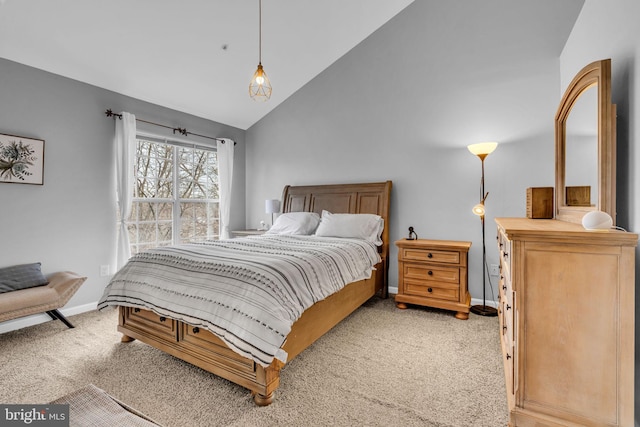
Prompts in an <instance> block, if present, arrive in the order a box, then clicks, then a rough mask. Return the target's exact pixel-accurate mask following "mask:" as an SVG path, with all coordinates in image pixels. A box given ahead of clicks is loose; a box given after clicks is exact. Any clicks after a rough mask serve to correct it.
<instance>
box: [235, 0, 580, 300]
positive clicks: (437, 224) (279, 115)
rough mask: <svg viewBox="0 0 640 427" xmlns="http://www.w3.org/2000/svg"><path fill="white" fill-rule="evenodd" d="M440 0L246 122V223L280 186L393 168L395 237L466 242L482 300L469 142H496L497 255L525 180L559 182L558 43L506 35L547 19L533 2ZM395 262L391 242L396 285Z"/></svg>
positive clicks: (410, 12) (476, 170)
mask: <svg viewBox="0 0 640 427" xmlns="http://www.w3.org/2000/svg"><path fill="white" fill-rule="evenodd" d="M443 3H444V2H439V1H416V2H414V3H413V4H411V5H410V6H409V7H407V9H405V10H404V11H403V12H401V13H400V14H398V15H397V16H396V17H395V18H393V19H392V20H391V21H390V22H388V23H387V24H385V25H384V26H383V27H381V28H380V29H379V30H378V31H377V32H375V33H374V34H373V35H371V36H370V37H369V38H367V39H366V40H364V41H363V42H362V43H361V44H359V45H358V46H356V47H355V48H354V49H353V50H351V51H350V52H348V53H347V54H346V55H345V56H343V57H342V58H341V59H340V60H338V61H337V62H336V63H334V64H333V65H332V66H331V67H329V68H328V69H327V70H325V71H324V72H323V73H321V74H320V75H319V76H318V77H316V78H315V79H314V80H313V81H311V82H310V83H309V84H308V85H306V86H305V87H303V88H302V89H301V90H299V91H298V92H297V93H296V94H294V95H293V96H292V97H290V98H289V99H288V100H287V101H285V102H284V103H283V104H282V105H280V106H279V107H278V108H277V109H275V110H274V111H273V112H271V113H270V114H269V115H268V116H266V117H265V118H263V119H262V120H261V121H260V122H258V123H257V124H255V125H254V126H252V127H251V128H249V129H248V130H247V225H248V226H255V225H257V223H258V221H260V220H261V219H264V218H265V217H266V215H265V214H264V208H263V206H264V200H265V199H267V198H279V197H280V193H281V190H282V187H283V186H284V185H285V184H307V183H339V182H367V181H381V180H387V179H390V180H393V185H394V187H393V196H392V208H391V224H389V227H390V233H391V239H392V240H397V239H400V238H403V237H405V236H406V234H407V228H408V227H409V226H413V227H414V228H415V229H416V231H417V233H418V236H419V237H421V238H433V239H453V240H468V241H471V242H472V243H473V245H472V248H471V252H470V274H469V282H470V283H469V286H470V291H471V294H472V297H473V298H475V299H478V298H482V263H481V262H482V261H481V259H482V233H481V226H480V221H479V219H478V218H477V217H476V216H474V215H473V214H472V213H471V208H472V207H473V205H475V204H476V203H478V201H479V199H480V191H479V186H480V174H481V172H480V171H481V164H480V161H479V159H478V158H477V157H475V156H474V155H472V154H471V153H469V152H468V150H467V148H466V146H467V145H469V144H473V143H476V142H482V141H487V140H489V141H497V142H499V144H500V145H499V146H498V148H497V150H496V151H495V152H494V153H493V154H491V155H490V156H489V157H488V158H487V159H486V161H485V166H486V168H485V169H486V190H487V191H489V198H488V199H487V221H486V224H487V225H486V236H487V237H486V239H487V251H488V257H489V263H491V264H497V263H498V254H497V248H496V244H495V236H496V232H495V223H494V221H493V218H495V217H497V216H524V215H525V213H526V188H527V187H539V186H553V185H554V173H555V172H554V136H553V129H554V124H553V118H554V114H555V111H556V108H557V105H558V101H559V99H560V94H559V90H558V88H559V86H560V83H559V80H560V75H559V60H558V57H559V55H560V50H561V47H559V48H558V51H557V52H556V53H554V54H547V56H543V55H540V54H538V55H537V56H536V54H534V53H532V52H539V51H540V50H539V49H538V50H536V49H535V48H534V46H533V45H532V43H536V42H537V41H536V40H525V41H522V40H518V41H515V40H511V39H509V38H508V37H507V36H506V35H507V34H512V31H517V28H516V27H517V26H518V25H524V26H526V25H540V24H539V22H542V21H543V20H544V16H537V15H536V12H534V11H529V10H528V5H529V4H530V3H527V2H516V3H517V5H514V2H495V1H494V2H491V3H494V4H493V6H488V5H487V4H486V2H466V3H465V6H464V8H460V9H459V10H456V11H455V16H454V15H452V13H453V12H451V11H450V10H448V9H447V8H446V7H444V6H443ZM496 11H499V12H496ZM522 16H530V18H531V19H530V20H527V22H523V20H522ZM574 16H575V15H574ZM567 19H571V18H569V17H568V18H567ZM567 35H568V30H567ZM527 43H531V44H529V45H528V44H527ZM396 259H397V250H396V248H395V246H392V251H391V264H390V278H389V281H390V285H391V286H392V287H397V262H396ZM493 286H494V289H495V288H496V287H497V278H495V277H494V278H493ZM496 295H497V292H496V291H495V290H494V293H493V295H492V294H491V293H488V295H487V298H488V299H489V300H494V299H495V296H496Z"/></svg>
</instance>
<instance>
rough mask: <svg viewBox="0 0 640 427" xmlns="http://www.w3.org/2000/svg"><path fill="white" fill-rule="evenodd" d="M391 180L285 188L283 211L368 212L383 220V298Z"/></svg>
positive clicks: (386, 262) (387, 257)
mask: <svg viewBox="0 0 640 427" xmlns="http://www.w3.org/2000/svg"><path fill="white" fill-rule="evenodd" d="M390 200H391V181H385V182H372V183H365V184H330V185H302V186H291V185H287V186H285V187H284V191H283V192H282V212H285V213H286V212H316V213H317V214H321V213H322V210H323V209H324V210H327V211H329V212H331V213H370V214H376V215H380V216H381V217H382V219H383V220H384V230H383V231H382V245H381V246H380V256H381V257H382V260H383V269H384V274H383V276H384V285H383V286H384V287H383V296H385V297H386V295H387V294H386V292H387V283H388V270H389V268H388V265H389V204H390Z"/></svg>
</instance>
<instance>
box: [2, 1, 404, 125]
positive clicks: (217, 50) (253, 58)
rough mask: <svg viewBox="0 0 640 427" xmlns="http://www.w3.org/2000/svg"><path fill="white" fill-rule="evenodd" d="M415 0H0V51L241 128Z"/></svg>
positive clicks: (63, 74)
mask: <svg viewBox="0 0 640 427" xmlns="http://www.w3.org/2000/svg"><path fill="white" fill-rule="evenodd" d="M412 1H413V0H322V1H314V0H263V4H262V63H263V65H264V69H265V71H266V73H267V75H268V76H269V78H270V79H271V83H272V85H273V95H272V97H271V99H270V100H269V101H267V102H264V103H263V102H256V101H253V100H252V99H251V98H249V95H248V89H249V81H250V79H251V77H252V75H253V73H254V71H255V69H256V67H257V65H258V56H259V55H258V45H259V43H258V42H259V30H258V29H259V12H258V11H259V8H258V5H259V3H258V0H183V1H170V0H110V1H95V0H0V57H3V58H6V59H10V60H12V61H15V62H19V63H22V64H26V65H30V66H33V67H35V68H39V69H43V70H46V71H50V72H52V73H55V74H59V75H62V76H66V77H70V78H72V79H75V80H79V81H82V82H85V83H89V84H92V85H95V86H99V87H102V88H105V89H109V90H112V91H114V92H118V93H121V94H125V95H128V96H132V97H134V98H138V99H142V100H144V101H148V102H152V103H155V104H160V105H163V106H166V107H169V108H173V109H176V110H180V111H184V112H187V113H190V114H193V115H196V116H199V117H204V118H208V119H211V120H214V121H217V122H220V123H224V124H227V125H231V126H235V127H238V128H241V129H246V128H248V127H249V126H251V125H252V124H253V123H255V122H256V121H258V120H259V119H260V118H261V117H263V116H264V115H266V114H267V113H268V112H269V111H271V110H272V109H273V108H275V107H276V106H277V105H278V104H279V103H281V102H282V101H284V100H285V99H286V98H288V97H289V96H290V95H291V94H293V93H294V92H295V91H296V90H298V89H299V88H300V87H302V86H303V85H304V84H305V83H307V82H308V81H309V80H311V79H312V78H313V77H315V76H316V75H317V74H319V73H320V72H322V70H324V69H325V68H326V67H328V66H329V65H330V64H332V63H333V62H335V61H336V60H337V59H338V58H340V57H341V56H342V55H344V54H345V53H346V52H348V51H349V50H350V49H352V48H353V47H354V46H355V45H357V44H358V43H359V42H361V41H362V40H363V39H365V38H366V37H367V36H369V35H370V34H371V33H372V32H374V31H375V30H376V29H377V28H379V27H380V26H382V25H383V24H384V23H385V22H387V21H388V20H389V19H390V18H392V17H393V16H394V15H396V14H397V13H398V12H400V11H401V10H402V9H404V8H405V7H406V6H407V5H409V4H410V3H412Z"/></svg>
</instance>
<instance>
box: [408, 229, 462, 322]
mask: <svg viewBox="0 0 640 427" xmlns="http://www.w3.org/2000/svg"><path fill="white" fill-rule="evenodd" d="M396 246H397V247H398V294H397V295H396V306H397V307H398V308H401V309H405V308H407V304H415V305H423V306H428V307H435V308H442V309H445V310H453V311H455V312H456V318H458V319H462V320H466V319H468V318H469V307H470V305H471V295H470V294H469V290H468V281H467V261H468V253H469V248H470V247H471V242H461V241H454V240H427V239H417V240H406V239H402V240H398V241H396Z"/></svg>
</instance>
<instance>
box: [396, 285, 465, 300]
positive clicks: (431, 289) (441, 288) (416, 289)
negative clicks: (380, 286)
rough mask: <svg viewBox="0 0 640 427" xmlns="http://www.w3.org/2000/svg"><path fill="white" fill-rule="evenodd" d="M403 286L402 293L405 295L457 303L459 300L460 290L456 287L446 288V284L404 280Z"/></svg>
mask: <svg viewBox="0 0 640 427" xmlns="http://www.w3.org/2000/svg"><path fill="white" fill-rule="evenodd" d="M404 286H405V288H404V291H405V294H407V295H416V296H422V297H428V298H437V299H442V300H448V301H458V299H459V298H460V288H459V287H458V286H447V285H446V284H442V283H437V282H434V283H433V284H429V283H425V282H421V281H414V280H405V283H404Z"/></svg>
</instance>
